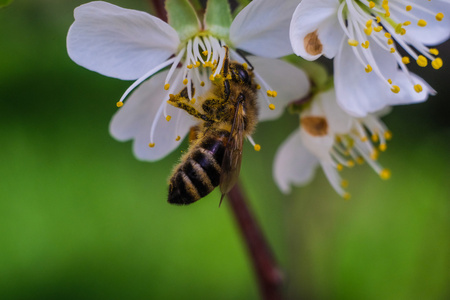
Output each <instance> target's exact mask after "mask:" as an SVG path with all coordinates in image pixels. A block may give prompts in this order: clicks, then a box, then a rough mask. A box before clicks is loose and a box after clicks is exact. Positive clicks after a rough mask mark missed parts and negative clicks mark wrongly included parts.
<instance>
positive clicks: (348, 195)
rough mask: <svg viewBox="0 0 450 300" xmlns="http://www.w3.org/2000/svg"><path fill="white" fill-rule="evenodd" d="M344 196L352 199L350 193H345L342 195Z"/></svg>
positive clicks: (346, 198)
mask: <svg viewBox="0 0 450 300" xmlns="http://www.w3.org/2000/svg"><path fill="white" fill-rule="evenodd" d="M342 198H344V200H350V198H351V195H350V193H344V195H342Z"/></svg>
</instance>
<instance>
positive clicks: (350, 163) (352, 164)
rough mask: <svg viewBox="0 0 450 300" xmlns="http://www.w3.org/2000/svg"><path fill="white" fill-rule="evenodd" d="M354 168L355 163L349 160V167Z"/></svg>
mask: <svg viewBox="0 0 450 300" xmlns="http://www.w3.org/2000/svg"><path fill="white" fill-rule="evenodd" d="M354 166H355V162H354V161H353V160H348V161H347V167H349V168H353V167H354Z"/></svg>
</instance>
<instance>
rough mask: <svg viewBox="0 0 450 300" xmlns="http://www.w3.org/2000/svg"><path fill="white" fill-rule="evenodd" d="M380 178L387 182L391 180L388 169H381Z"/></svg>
mask: <svg viewBox="0 0 450 300" xmlns="http://www.w3.org/2000/svg"><path fill="white" fill-rule="evenodd" d="M380 177H381V179H384V180H388V179H389V178H391V171H390V170H389V169H383V170H382V171H381V172H380Z"/></svg>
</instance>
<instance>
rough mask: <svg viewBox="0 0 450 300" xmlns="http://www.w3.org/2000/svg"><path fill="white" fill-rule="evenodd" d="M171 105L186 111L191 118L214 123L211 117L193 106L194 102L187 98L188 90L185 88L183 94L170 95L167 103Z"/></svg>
mask: <svg viewBox="0 0 450 300" xmlns="http://www.w3.org/2000/svg"><path fill="white" fill-rule="evenodd" d="M167 103H169V104H170V105H173V106H175V107H178V108H181V109H183V110H185V111H186V112H187V113H188V114H190V115H191V116H193V117H195V118H197V119H201V120H204V121H213V119H212V118H211V116H208V115H207V114H203V113H201V112H199V111H198V110H197V108H195V107H194V106H193V105H192V104H193V103H192V102H191V101H190V100H189V98H188V96H187V88H184V89H183V90H182V91H181V93H179V94H177V95H173V94H170V95H169V100H168V101H167Z"/></svg>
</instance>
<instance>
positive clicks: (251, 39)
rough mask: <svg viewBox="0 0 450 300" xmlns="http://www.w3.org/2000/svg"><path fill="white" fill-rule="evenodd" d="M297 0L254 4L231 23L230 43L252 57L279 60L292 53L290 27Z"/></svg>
mask: <svg viewBox="0 0 450 300" xmlns="http://www.w3.org/2000/svg"><path fill="white" fill-rule="evenodd" d="M299 2H300V0H283V1H273V0H253V1H252V2H250V4H248V5H247V6H246V7H245V8H244V9H243V10H242V11H241V12H239V14H238V15H237V16H236V18H235V19H234V21H233V23H232V24H231V27H230V40H231V42H232V43H233V44H234V46H235V47H236V48H239V49H243V50H245V51H248V52H250V53H252V54H254V55H258V56H265V57H273V58H275V57H281V56H285V55H288V54H291V53H292V48H291V46H290V42H289V32H288V31H289V23H290V21H291V16H292V12H293V11H294V9H295V7H296V6H297V5H298V3H299Z"/></svg>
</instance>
